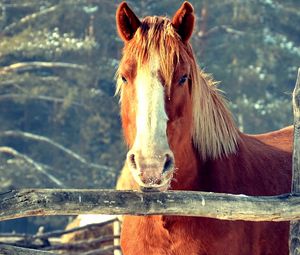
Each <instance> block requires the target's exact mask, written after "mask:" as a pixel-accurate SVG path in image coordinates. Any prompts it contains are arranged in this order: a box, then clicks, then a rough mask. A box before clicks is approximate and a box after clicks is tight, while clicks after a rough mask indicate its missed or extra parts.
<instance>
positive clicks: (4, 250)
mask: <svg viewBox="0 0 300 255" xmlns="http://www.w3.org/2000/svg"><path fill="white" fill-rule="evenodd" d="M0 254H3V255H16V254H18V255H58V253H53V252H49V251H39V250H33V249H25V248H21V247H16V246H12V245H2V244H0Z"/></svg>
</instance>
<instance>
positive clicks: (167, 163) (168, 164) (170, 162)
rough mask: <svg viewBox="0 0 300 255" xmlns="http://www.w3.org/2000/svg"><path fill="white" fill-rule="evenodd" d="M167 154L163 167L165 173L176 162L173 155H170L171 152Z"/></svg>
mask: <svg viewBox="0 0 300 255" xmlns="http://www.w3.org/2000/svg"><path fill="white" fill-rule="evenodd" d="M165 156H166V161H165V164H164V167H163V173H164V172H167V171H168V170H170V169H171V168H172V167H173V164H174V162H173V157H172V156H170V155H169V154H166V155H165Z"/></svg>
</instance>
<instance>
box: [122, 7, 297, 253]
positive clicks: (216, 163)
mask: <svg viewBox="0 0 300 255" xmlns="http://www.w3.org/2000/svg"><path fill="white" fill-rule="evenodd" d="M194 19H195V17H194V10H193V7H192V6H191V4H189V3H188V2H184V3H183V4H182V6H181V7H180V9H179V10H178V11H177V12H176V13H175V15H174V17H173V18H172V20H169V19H167V18H165V17H155V16H154V17H146V18H144V19H143V20H142V21H140V20H139V19H138V18H137V16H136V15H135V14H134V13H133V11H132V10H131V9H130V8H129V7H128V5H127V4H126V3H121V4H120V6H119V8H118V10H117V14H116V21H117V29H118V33H119V35H120V37H121V39H122V40H123V41H124V50H123V57H122V60H121V62H120V67H119V70H118V73H117V75H118V76H117V77H118V82H117V92H118V93H120V105H121V118H122V125H123V130H124V136H125V140H126V142H127V144H128V146H129V148H130V150H129V152H128V154H127V161H126V164H127V169H126V168H125V170H124V172H123V177H122V178H121V179H123V182H125V181H127V182H128V185H129V186H136V187H139V188H140V189H141V190H143V191H147V190H158V191H165V190H167V189H172V190H195V191H211V192H224V193H232V194H246V195H253V196H255V195H278V194H281V193H287V192H290V186H291V169H292V164H291V162H292V156H291V151H292V134H293V129H292V128H291V127H288V128H285V129H282V130H279V131H276V132H271V133H267V134H262V135H247V134H243V133H241V132H240V131H239V130H238V129H237V127H236V125H235V123H234V121H233V119H232V116H231V114H230V112H229V110H228V108H227V106H226V103H225V101H224V99H223V98H222V96H221V95H220V92H219V91H218V89H217V88H216V83H215V82H214V81H213V80H212V78H211V77H210V76H208V75H206V74H205V73H204V72H202V71H201V70H199V68H198V67H197V64H196V61H195V56H194V54H193V51H192V48H191V45H190V43H189V39H190V37H191V35H192V31H193V28H194ZM126 171H127V172H126ZM129 173H130V175H131V176H129ZM133 181H134V182H135V184H132V182H133ZM125 186H126V185H125ZM288 233H289V223H287V222H284V223H274V222H246V221H220V220H216V219H209V218H203V217H175V216H149V217H139V216H125V217H124V222H123V229H122V235H121V246H122V250H123V253H124V255H267V254H269V255H287V254H288Z"/></svg>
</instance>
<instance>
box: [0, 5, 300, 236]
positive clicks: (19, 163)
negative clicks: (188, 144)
mask: <svg viewBox="0 0 300 255" xmlns="http://www.w3.org/2000/svg"><path fill="white" fill-rule="evenodd" d="M119 2H120V1H108V0H22V1H21V0H0V123H1V125H0V171H1V172H0V190H1V191H5V190H8V189H13V188H25V187H27V188H34V187H39V188H113V187H114V184H115V181H116V178H117V176H118V173H119V171H120V169H121V166H122V162H123V160H124V157H125V153H126V148H125V146H124V144H123V141H122V132H121V126H120V120H119V114H118V98H117V97H114V90H115V85H114V84H115V81H114V74H115V71H116V68H117V66H118V61H119V59H120V55H121V49H122V42H121V40H120V39H119V38H118V36H117V33H116V29H115V11H116V8H117V5H118V3H119ZM127 2H128V3H129V5H130V6H131V7H132V8H133V9H134V10H135V12H136V13H137V14H138V15H139V17H143V16H147V15H167V16H171V15H172V14H173V13H174V12H175V11H176V9H177V8H179V6H180V4H181V3H182V2H181V1H175V0H168V1H165V0H159V1H156V0H151V1H150V0H141V1H133V0H132V1H127ZM191 3H192V4H193V5H194V7H195V11H196V14H197V17H198V19H197V25H196V29H195V31H194V36H193V39H192V44H193V47H194V51H195V53H196V55H197V58H198V63H199V65H200V66H201V67H202V68H203V69H204V70H205V71H206V72H209V73H212V74H213V76H214V78H215V79H216V80H218V81H221V83H220V89H221V90H223V91H225V92H226V97H227V98H228V99H229V101H230V108H231V110H232V111H233V113H234V115H235V119H236V122H237V124H238V125H239V127H240V128H241V130H243V131H244V132H248V133H260V132H266V131H269V130H274V129H277V128H280V127H283V126H285V125H289V124H291V123H292V114H291V113H292V112H291V92H292V90H293V87H294V85H295V79H296V74H297V69H298V67H299V66H300V26H299V24H300V1H299V0H285V1H282V0H222V1H220V0H194V1H191ZM66 221H67V218H66V217H51V218H33V219H32V218H28V219H21V220H14V221H8V222H5V223H1V224H0V230H1V231H11V230H16V231H22V232H24V231H27V232H36V229H37V226H39V225H41V224H42V225H46V228H47V230H50V229H52V228H57V227H60V228H61V227H62V226H63V225H62V224H65V223H66Z"/></svg>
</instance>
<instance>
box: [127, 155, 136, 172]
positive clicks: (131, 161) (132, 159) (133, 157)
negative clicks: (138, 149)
mask: <svg viewBox="0 0 300 255" xmlns="http://www.w3.org/2000/svg"><path fill="white" fill-rule="evenodd" d="M128 161H129V164H130V165H131V166H132V167H133V168H134V169H137V165H136V162H135V155H134V154H130V155H129V156H128Z"/></svg>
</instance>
